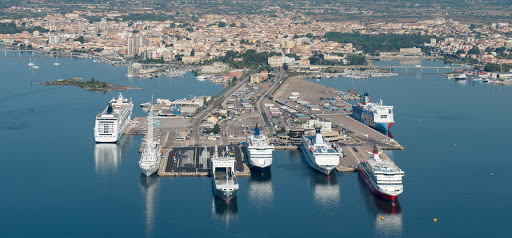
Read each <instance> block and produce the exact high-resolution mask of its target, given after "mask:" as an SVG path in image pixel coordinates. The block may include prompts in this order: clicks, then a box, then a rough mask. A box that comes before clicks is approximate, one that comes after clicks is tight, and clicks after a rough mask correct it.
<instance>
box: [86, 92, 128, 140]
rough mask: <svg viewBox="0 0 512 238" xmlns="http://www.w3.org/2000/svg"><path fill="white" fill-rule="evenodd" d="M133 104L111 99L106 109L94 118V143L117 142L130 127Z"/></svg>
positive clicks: (121, 97)
mask: <svg viewBox="0 0 512 238" xmlns="http://www.w3.org/2000/svg"><path fill="white" fill-rule="evenodd" d="M132 109H133V103H132V100H131V99H126V98H123V95H122V94H119V98H117V99H115V98H112V100H110V102H109V103H108V106H107V108H105V110H103V112H102V113H100V114H98V116H96V124H95V126H94V138H95V139H96V142H117V141H118V140H119V139H120V138H121V136H123V133H124V131H125V130H126V128H128V125H130V121H131V117H132Z"/></svg>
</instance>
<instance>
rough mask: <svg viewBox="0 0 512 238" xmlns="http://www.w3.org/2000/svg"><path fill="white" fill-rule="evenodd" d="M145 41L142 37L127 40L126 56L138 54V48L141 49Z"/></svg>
mask: <svg viewBox="0 0 512 238" xmlns="http://www.w3.org/2000/svg"><path fill="white" fill-rule="evenodd" d="M144 43H145V39H144V37H143V36H137V37H130V38H128V55H135V54H138V53H139V48H140V47H143V46H144Z"/></svg>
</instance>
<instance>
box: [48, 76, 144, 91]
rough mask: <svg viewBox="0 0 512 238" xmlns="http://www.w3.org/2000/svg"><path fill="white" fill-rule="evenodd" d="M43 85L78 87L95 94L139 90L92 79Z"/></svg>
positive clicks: (59, 81) (60, 81) (60, 80)
mask: <svg viewBox="0 0 512 238" xmlns="http://www.w3.org/2000/svg"><path fill="white" fill-rule="evenodd" d="M41 84H44V85H70V86H78V87H81V88H83V89H85V90H89V91H95V92H110V91H114V90H127V89H139V88H134V87H126V86H122V85H116V84H112V83H105V82H101V81H98V80H95V79H94V78H91V80H89V81H83V78H71V79H57V80H55V81H49V82H45V83H41Z"/></svg>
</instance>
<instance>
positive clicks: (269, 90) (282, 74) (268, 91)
mask: <svg viewBox="0 0 512 238" xmlns="http://www.w3.org/2000/svg"><path fill="white" fill-rule="evenodd" d="M285 75H286V71H284V69H282V68H279V69H278V72H277V75H276V79H275V80H274V82H273V83H272V84H271V85H270V86H269V87H268V88H267V89H266V91H265V92H263V93H262V94H261V96H260V98H259V99H258V102H257V103H256V105H255V106H256V111H258V113H259V114H260V116H261V119H263V122H264V123H265V125H266V127H271V126H272V125H271V124H270V120H269V119H268V116H267V114H266V113H265V112H264V111H263V110H264V109H265V108H264V106H263V102H264V101H265V98H268V97H269V96H270V95H271V94H272V93H273V92H274V91H275V90H276V88H277V87H278V86H279V85H280V84H281V83H282V81H283V79H284V77H285Z"/></svg>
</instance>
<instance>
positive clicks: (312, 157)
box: [301, 127, 342, 175]
mask: <svg viewBox="0 0 512 238" xmlns="http://www.w3.org/2000/svg"><path fill="white" fill-rule="evenodd" d="M315 129H316V133H315V135H314V136H306V135H304V136H302V139H301V145H302V147H301V151H302V154H304V157H306V160H307V161H308V163H309V165H310V166H311V167H312V168H314V169H316V170H318V171H320V172H321V173H323V174H325V175H329V174H330V173H331V172H332V171H333V170H334V168H336V166H337V165H338V164H339V162H340V157H341V155H342V153H341V149H335V148H334V147H332V145H331V144H330V143H329V142H328V141H327V140H326V139H325V138H324V137H323V136H322V134H321V133H320V128H319V127H315Z"/></svg>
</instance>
